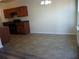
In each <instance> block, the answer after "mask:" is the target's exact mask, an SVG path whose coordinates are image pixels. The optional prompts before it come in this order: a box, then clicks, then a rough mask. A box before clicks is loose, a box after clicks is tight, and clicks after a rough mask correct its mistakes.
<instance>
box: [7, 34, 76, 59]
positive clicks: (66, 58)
mask: <svg viewBox="0 0 79 59" xmlns="http://www.w3.org/2000/svg"><path fill="white" fill-rule="evenodd" d="M7 47H8V48H10V49H12V50H16V51H20V52H23V53H27V54H31V55H35V56H38V57H42V58H45V59H77V42H76V35H43V34H28V35H12V36H11V40H10V42H9V43H8V44H7Z"/></svg>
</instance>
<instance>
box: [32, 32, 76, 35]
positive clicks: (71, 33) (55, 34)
mask: <svg viewBox="0 0 79 59" xmlns="http://www.w3.org/2000/svg"><path fill="white" fill-rule="evenodd" d="M31 33H32V34H53V35H77V34H76V33H49V32H31Z"/></svg>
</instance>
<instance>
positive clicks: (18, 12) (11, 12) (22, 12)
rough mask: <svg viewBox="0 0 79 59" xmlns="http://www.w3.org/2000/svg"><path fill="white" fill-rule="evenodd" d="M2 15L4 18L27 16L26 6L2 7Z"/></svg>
mask: <svg viewBox="0 0 79 59" xmlns="http://www.w3.org/2000/svg"><path fill="white" fill-rule="evenodd" d="M4 16H5V18H13V17H14V16H17V17H25V16H28V11H27V6H21V7H16V8H11V9H4Z"/></svg>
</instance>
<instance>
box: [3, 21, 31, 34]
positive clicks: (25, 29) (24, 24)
mask: <svg viewBox="0 0 79 59" xmlns="http://www.w3.org/2000/svg"><path fill="white" fill-rule="evenodd" d="M3 25H4V26H8V27H9V30H10V33H11V34H28V33H30V28H29V21H19V22H4V23H3Z"/></svg>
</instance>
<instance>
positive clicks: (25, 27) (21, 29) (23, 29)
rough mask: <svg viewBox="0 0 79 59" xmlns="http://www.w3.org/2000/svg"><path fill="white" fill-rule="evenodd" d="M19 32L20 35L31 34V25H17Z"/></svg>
mask: <svg viewBox="0 0 79 59" xmlns="http://www.w3.org/2000/svg"><path fill="white" fill-rule="evenodd" d="M17 32H18V33H29V32H30V29H29V23H26V22H22V23H17Z"/></svg>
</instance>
